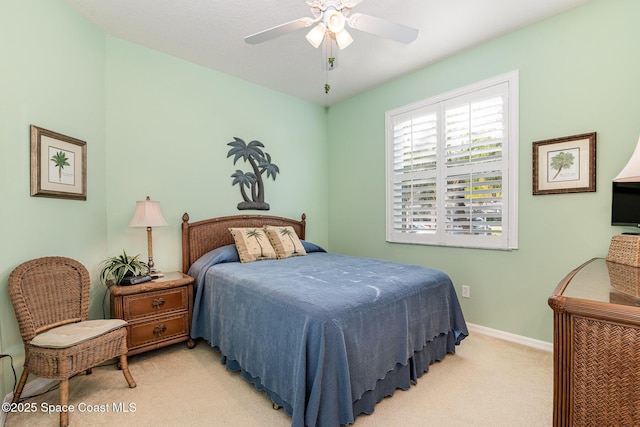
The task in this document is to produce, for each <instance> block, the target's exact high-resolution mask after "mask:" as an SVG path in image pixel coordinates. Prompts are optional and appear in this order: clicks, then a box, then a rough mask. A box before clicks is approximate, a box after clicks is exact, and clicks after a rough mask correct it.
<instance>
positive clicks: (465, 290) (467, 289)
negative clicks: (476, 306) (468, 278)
mask: <svg viewBox="0 0 640 427" xmlns="http://www.w3.org/2000/svg"><path fill="white" fill-rule="evenodd" d="M462 297H463V298H471V286H469V285H462Z"/></svg>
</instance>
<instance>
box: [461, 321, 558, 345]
mask: <svg viewBox="0 0 640 427" xmlns="http://www.w3.org/2000/svg"><path fill="white" fill-rule="evenodd" d="M467 328H468V329H469V331H470V332H477V333H479V334H484V335H489V336H492V337H495V338H500V339H503V340H505V341H511V342H514V343H516V344H522V345H526V346H527V347H533V348H537V349H538V350H544V351H551V352H552V351H553V343H550V342H546V341H541V340H536V339H533V338H529V337H525V336H523V335H516V334H512V333H510V332H504V331H500V330H498V329H492V328H487V327H486V326H480V325H475V324H473V323H467Z"/></svg>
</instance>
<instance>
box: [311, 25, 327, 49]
mask: <svg viewBox="0 0 640 427" xmlns="http://www.w3.org/2000/svg"><path fill="white" fill-rule="evenodd" d="M326 32H327V27H325V26H324V24H323V23H322V22H321V23H319V24H318V25H316V26H315V27H313V28H312V29H311V31H309V32H308V33H307V40H308V41H309V43H311V46H313V47H315V48H316V49H317V48H318V46H320V43H322V39H324V34H325V33H326Z"/></svg>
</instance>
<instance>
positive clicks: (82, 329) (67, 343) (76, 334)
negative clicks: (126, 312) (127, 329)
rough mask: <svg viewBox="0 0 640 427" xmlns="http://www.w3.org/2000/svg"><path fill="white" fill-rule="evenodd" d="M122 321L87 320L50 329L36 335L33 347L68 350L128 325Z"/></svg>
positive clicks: (32, 342) (32, 343)
mask: <svg viewBox="0 0 640 427" xmlns="http://www.w3.org/2000/svg"><path fill="white" fill-rule="evenodd" d="M126 324H127V322H125V321H124V320H121V319H99V320H86V321H84V322H78V323H70V324H68V325H63V326H58V327H57V328H53V329H49V330H48V331H46V332H43V333H41V334H38V335H36V337H35V338H34V339H32V340H31V345H34V346H36V347H43V348H66V347H71V346H73V345H76V344H80V343H81V342H84V341H87V340H90V339H92V338H95V337H99V336H100V335H104V334H106V333H108V332H111V331H113V330H116V329H118V328H121V327H123V326H124V325H126Z"/></svg>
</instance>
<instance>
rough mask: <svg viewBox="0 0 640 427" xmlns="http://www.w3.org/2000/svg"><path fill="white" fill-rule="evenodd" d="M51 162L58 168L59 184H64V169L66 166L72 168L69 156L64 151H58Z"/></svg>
mask: <svg viewBox="0 0 640 427" xmlns="http://www.w3.org/2000/svg"><path fill="white" fill-rule="evenodd" d="M50 160H51V161H52V162H53V165H54V167H56V168H58V182H62V169H64V167H65V166H71V164H70V163H69V159H68V158H67V154H66V153H65V152H64V151H58V152H56V154H54V155H53V156H52V157H51V159H50Z"/></svg>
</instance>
